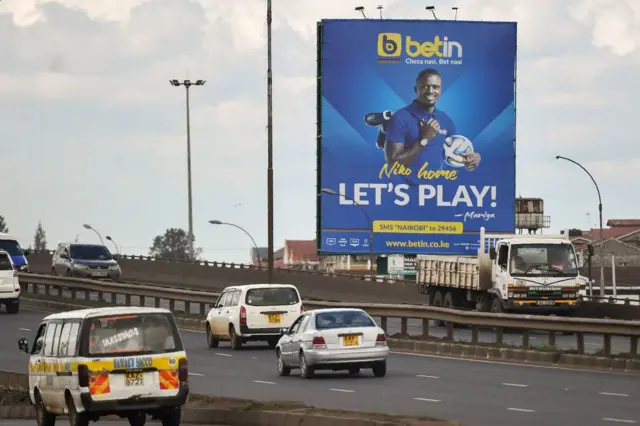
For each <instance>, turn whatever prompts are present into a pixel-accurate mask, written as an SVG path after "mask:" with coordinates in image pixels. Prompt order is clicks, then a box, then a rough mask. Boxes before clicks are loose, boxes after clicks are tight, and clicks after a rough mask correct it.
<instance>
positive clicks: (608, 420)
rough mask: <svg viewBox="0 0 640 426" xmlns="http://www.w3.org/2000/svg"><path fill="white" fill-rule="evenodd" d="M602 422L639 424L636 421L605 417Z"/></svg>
mask: <svg viewBox="0 0 640 426" xmlns="http://www.w3.org/2000/svg"><path fill="white" fill-rule="evenodd" d="M602 420H604V421H605V422H614V423H631V424H633V423H638V422H637V421H635V420H625V419H613V418H611V417H603V418H602Z"/></svg>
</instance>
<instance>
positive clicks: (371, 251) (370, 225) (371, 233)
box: [318, 188, 376, 279]
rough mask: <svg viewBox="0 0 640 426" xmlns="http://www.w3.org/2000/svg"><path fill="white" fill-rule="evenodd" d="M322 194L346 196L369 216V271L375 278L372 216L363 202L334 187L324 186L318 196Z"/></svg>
mask: <svg viewBox="0 0 640 426" xmlns="http://www.w3.org/2000/svg"><path fill="white" fill-rule="evenodd" d="M322 194H329V195H335V196H337V197H342V198H344V199H346V200H349V201H351V202H352V203H353V204H355V205H356V206H358V207H359V208H360V210H361V211H362V213H363V214H364V216H365V217H366V218H367V222H368V223H369V263H370V266H369V271H370V272H371V279H373V278H374V275H375V271H376V270H375V256H374V254H373V222H372V221H371V218H370V217H369V215H368V214H367V211H366V210H365V209H364V207H362V205H361V204H359V203H358V202H357V201H356V200H354V199H353V198H351V197H348V196H347V195H345V194H338V193H337V192H336V191H334V190H332V189H328V188H322V189H321V190H320V194H318V196H321V195H322Z"/></svg>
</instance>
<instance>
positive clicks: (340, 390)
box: [329, 388, 355, 393]
mask: <svg viewBox="0 0 640 426" xmlns="http://www.w3.org/2000/svg"><path fill="white" fill-rule="evenodd" d="M329 390H330V391H333V392H348V393H353V392H355V391H353V390H349V389H333V388H332V389H329Z"/></svg>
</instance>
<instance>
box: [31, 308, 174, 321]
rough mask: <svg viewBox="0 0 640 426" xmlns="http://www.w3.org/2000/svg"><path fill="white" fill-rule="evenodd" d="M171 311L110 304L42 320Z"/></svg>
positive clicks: (168, 312) (55, 315) (165, 312)
mask: <svg viewBox="0 0 640 426" xmlns="http://www.w3.org/2000/svg"><path fill="white" fill-rule="evenodd" d="M170 313H171V311H170V310H168V309H164V308H151V307H136V306H110V307H107V308H88V309H78V310H75V311H66V312H59V313H56V314H51V315H48V316H46V317H44V319H43V321H48V320H57V319H85V318H93V317H100V316H104V315H114V314H116V315H121V314H170Z"/></svg>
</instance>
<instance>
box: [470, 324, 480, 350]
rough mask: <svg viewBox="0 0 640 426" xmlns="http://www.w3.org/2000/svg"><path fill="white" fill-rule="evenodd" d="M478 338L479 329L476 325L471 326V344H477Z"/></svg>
mask: <svg viewBox="0 0 640 426" xmlns="http://www.w3.org/2000/svg"><path fill="white" fill-rule="evenodd" d="M478 340H480V330H479V328H478V326H477V325H472V326H471V344H472V345H477V344H478Z"/></svg>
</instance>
